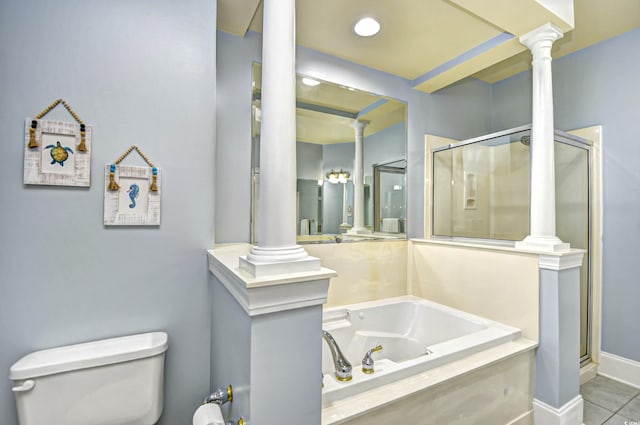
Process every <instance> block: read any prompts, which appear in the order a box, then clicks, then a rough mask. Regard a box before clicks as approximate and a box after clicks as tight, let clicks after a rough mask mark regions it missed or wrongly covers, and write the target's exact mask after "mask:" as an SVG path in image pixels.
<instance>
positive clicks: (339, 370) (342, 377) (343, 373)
mask: <svg viewBox="0 0 640 425" xmlns="http://www.w3.org/2000/svg"><path fill="white" fill-rule="evenodd" d="M322 338H323V339H324V340H325V341H326V342H327V344H328V345H329V350H331V356H332V357H333V366H334V367H335V375H336V379H337V380H338V381H343V382H346V381H350V380H351V369H352V367H351V363H349V360H347V358H346V357H345V356H344V354H342V351H341V350H340V347H338V343H337V342H336V340H335V339H334V338H333V336H331V334H330V333H329V332H327V331H325V330H324V329H323V330H322Z"/></svg>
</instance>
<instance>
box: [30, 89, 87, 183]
mask: <svg viewBox="0 0 640 425" xmlns="http://www.w3.org/2000/svg"><path fill="white" fill-rule="evenodd" d="M60 103H62V104H63V105H64V106H65V108H66V109H67V110H68V111H69V113H70V114H71V115H72V116H73V118H74V119H75V120H76V121H77V122H75V123H73V122H63V121H53V120H44V119H42V118H43V117H44V116H45V115H46V114H47V113H48V112H49V111H51V110H52V109H53V108H55V107H56V106H57V105H58V104H60ZM91 136H92V127H91V126H90V125H87V124H85V123H84V122H83V121H82V120H81V119H80V117H79V116H78V114H76V112H75V111H74V110H73V109H72V108H71V107H70V106H69V104H68V103H67V102H65V101H64V100H62V99H58V100H56V101H55V102H53V103H52V104H51V105H49V106H48V107H47V108H46V109H45V110H44V111H42V112H41V113H40V114H38V115H36V116H35V117H34V118H27V119H26V121H25V138H24V176H23V183H24V184H41V185H53V186H84V187H89V186H90V185H91V152H92V146H91Z"/></svg>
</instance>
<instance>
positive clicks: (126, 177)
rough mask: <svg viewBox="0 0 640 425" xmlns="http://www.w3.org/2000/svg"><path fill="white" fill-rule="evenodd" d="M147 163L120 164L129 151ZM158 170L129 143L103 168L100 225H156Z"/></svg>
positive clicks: (138, 149)
mask: <svg viewBox="0 0 640 425" xmlns="http://www.w3.org/2000/svg"><path fill="white" fill-rule="evenodd" d="M134 150H135V151H136V152H138V154H139V155H140V156H141V157H142V159H144V160H145V162H146V163H147V164H149V166H148V167H139V166H133V165H122V164H121V162H122V160H123V159H125V158H126V157H127V155H129V154H130V153H131V152H132V151H134ZM160 175H161V170H160V169H159V168H158V167H156V166H155V165H154V164H153V163H152V162H151V161H150V160H149V158H147V156H146V155H145V154H144V153H143V152H142V150H140V148H138V147H137V146H131V147H130V148H129V149H128V150H127V151H126V152H125V153H123V154H122V155H121V156H120V158H118V159H117V160H116V161H115V162H113V163H111V164H106V165H105V169H104V225H105V226H159V225H160V195H161V193H162V191H161V179H160Z"/></svg>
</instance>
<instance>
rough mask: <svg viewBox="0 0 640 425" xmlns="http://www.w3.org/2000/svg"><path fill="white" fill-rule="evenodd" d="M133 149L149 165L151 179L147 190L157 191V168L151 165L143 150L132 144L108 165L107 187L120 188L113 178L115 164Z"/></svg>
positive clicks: (111, 188) (110, 188)
mask: <svg viewBox="0 0 640 425" xmlns="http://www.w3.org/2000/svg"><path fill="white" fill-rule="evenodd" d="M134 149H135V150H136V152H138V154H139V155H140V156H141V157H142V159H144V161H145V162H146V163H147V164H149V167H151V177H152V180H151V185H150V186H149V190H150V191H152V192H157V191H158V184H157V181H158V169H157V168H156V166H155V165H153V162H151V161H150V160H149V158H147V155H145V154H144V152H142V150H140V148H139V147H137V146H135V145H132V146H131V147H129V149H127V150H126V152H125V153H123V154H122V155H120V158H118V159H117V160H116V162H114V163H113V164H111V165H110V166H109V186H108V187H107V188H108V189H109V190H119V189H120V186H119V185H118V183H116V180H115V172H116V166H117V165H119V164H120V163H121V162H122V160H123V159H125V158H126V157H127V155H129V154H130V153H131V152H132V151H133V150H134Z"/></svg>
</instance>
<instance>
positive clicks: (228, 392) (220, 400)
mask: <svg viewBox="0 0 640 425" xmlns="http://www.w3.org/2000/svg"><path fill="white" fill-rule="evenodd" d="M232 401H233V387H232V386H231V385H229V386H228V387H227V388H226V389H225V388H218V389H217V390H215V391H214V392H212V393H211V394H209V395H208V396H207V397H205V399H204V401H203V402H202V403H203V404H207V403H215V404H217V405H219V406H222V405H223V404H225V403H227V402H232Z"/></svg>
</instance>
